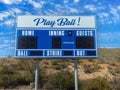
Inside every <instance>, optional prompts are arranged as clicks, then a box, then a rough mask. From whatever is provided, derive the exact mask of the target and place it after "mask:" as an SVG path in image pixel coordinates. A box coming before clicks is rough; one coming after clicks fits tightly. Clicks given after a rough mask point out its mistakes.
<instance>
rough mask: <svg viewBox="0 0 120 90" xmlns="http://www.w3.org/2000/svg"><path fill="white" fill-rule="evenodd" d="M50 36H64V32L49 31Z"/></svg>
mask: <svg viewBox="0 0 120 90" xmlns="http://www.w3.org/2000/svg"><path fill="white" fill-rule="evenodd" d="M49 36H64V31H51V30H50V31H49Z"/></svg>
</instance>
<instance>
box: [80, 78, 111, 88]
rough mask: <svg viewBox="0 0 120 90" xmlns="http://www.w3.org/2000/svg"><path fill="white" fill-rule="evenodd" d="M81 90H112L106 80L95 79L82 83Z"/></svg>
mask: <svg viewBox="0 0 120 90" xmlns="http://www.w3.org/2000/svg"><path fill="white" fill-rule="evenodd" d="M79 89H80V90H112V87H111V85H110V82H109V81H108V80H107V79H105V78H101V77H98V78H95V79H89V80H84V81H81V82H80V85H79Z"/></svg>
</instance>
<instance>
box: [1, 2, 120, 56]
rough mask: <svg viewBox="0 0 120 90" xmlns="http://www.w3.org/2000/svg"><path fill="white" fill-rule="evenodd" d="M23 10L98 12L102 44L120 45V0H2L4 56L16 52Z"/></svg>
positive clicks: (66, 12) (2, 45)
mask: <svg viewBox="0 0 120 90" xmlns="http://www.w3.org/2000/svg"><path fill="white" fill-rule="evenodd" d="M20 14H39V15H96V19H97V20H96V23H97V35H98V47H105V48H120V1H119V0H0V57H5V56H8V55H12V56H13V54H14V48H15V47H14V46H15V44H14V43H15V29H16V27H15V23H16V15H20Z"/></svg>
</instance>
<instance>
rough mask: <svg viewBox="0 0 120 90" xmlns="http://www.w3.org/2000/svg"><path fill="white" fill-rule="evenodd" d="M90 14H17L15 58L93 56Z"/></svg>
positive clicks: (94, 39) (92, 28)
mask: <svg viewBox="0 0 120 90" xmlns="http://www.w3.org/2000/svg"><path fill="white" fill-rule="evenodd" d="M95 26H96V25H95V17H94V16H18V18H17V28H16V45H15V46H16V49H15V56H16V57H17V58H92V57H97V45H96V44H97V42H96V27H95Z"/></svg>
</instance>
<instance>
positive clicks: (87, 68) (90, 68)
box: [84, 64, 101, 73]
mask: <svg viewBox="0 0 120 90" xmlns="http://www.w3.org/2000/svg"><path fill="white" fill-rule="evenodd" d="M84 68H85V69H84V70H85V73H93V72H97V71H98V70H99V69H101V67H100V66H99V65H98V64H95V65H84Z"/></svg>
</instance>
